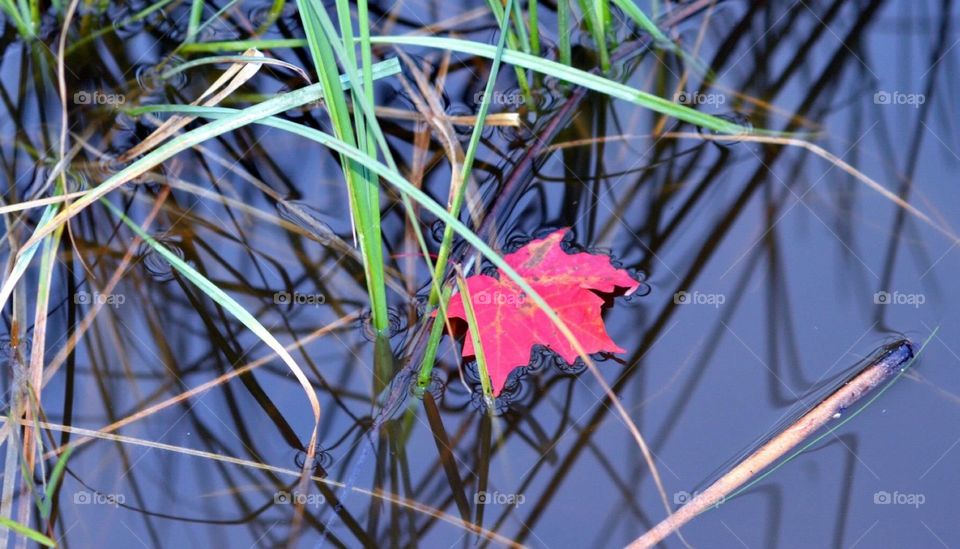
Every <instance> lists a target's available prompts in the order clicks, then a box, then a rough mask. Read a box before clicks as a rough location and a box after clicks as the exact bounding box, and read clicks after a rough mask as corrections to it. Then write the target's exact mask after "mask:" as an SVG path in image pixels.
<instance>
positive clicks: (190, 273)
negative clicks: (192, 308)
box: [100, 199, 320, 471]
mask: <svg viewBox="0 0 960 549" xmlns="http://www.w3.org/2000/svg"><path fill="white" fill-rule="evenodd" d="M100 202H101V203H102V204H103V205H105V206H106V207H107V209H109V210H110V211H111V212H113V214H114V215H116V216H117V217H118V218H119V219H120V220H121V221H123V222H124V224H126V225H127V227H129V228H130V230H131V231H133V232H134V234H136V235H137V236H139V237H140V238H141V239H143V241H144V242H146V243H147V245H149V246H150V247H151V248H153V250H154V251H156V252H157V253H158V254H160V256H161V257H163V258H164V259H165V260H166V261H167V262H168V263H170V265H171V266H172V267H173V268H174V269H176V270H177V272H179V273H180V274H181V275H183V277H184V278H186V279H187V280H189V281H190V282H191V283H192V284H193V285H194V286H196V287H197V288H198V289H199V290H200V291H202V292H203V293H204V294H206V295H207V297H209V298H210V299H212V300H213V301H214V302H216V303H217V304H218V305H220V306H221V307H223V308H224V309H225V310H226V311H227V312H228V313H230V314H231V315H233V316H234V318H236V319H237V320H239V321H240V323H241V324H243V325H244V326H246V328H247V329H248V330H250V331H251V332H253V333H254V335H256V336H257V337H258V338H260V340H261V341H263V342H264V343H266V344H267V346H268V347H270V349H272V350H273V351H274V352H275V353H276V354H277V355H278V356H279V357H280V359H281V360H282V361H283V363H284V364H286V365H287V367H288V368H290V371H291V372H293V375H294V377H296V378H297V381H298V382H300V386H301V387H303V391H304V392H305V393H306V394H307V400H308V401H309V402H310V408H311V411H312V412H313V419H314V424H313V429H312V432H311V435H310V442H309V445H308V446H307V460H305V462H304V471H309V470H310V463H311V462H312V459H313V452H314V451H315V450H316V439H317V426H318V424H319V423H320V401H319V400H318V399H317V394H316V392H314V390H313V386H312V385H311V384H310V380H309V379H308V378H307V376H306V374H304V373H303V370H302V369H301V368H300V366H299V365H298V364H297V362H296V361H295V360H294V359H293V357H292V356H290V353H289V352H288V351H287V349H286V348H284V346H283V345H282V344H281V343H280V342H279V341H277V338H275V337H273V334H271V333H270V331H269V330H267V329H266V328H265V327H264V326H263V324H261V323H260V321H259V320H257V319H256V317H254V316H253V315H252V314H250V312H249V311H247V310H246V309H245V308H244V307H243V305H240V304H239V303H237V301H236V300H234V299H233V298H232V297H230V296H229V295H227V294H226V292H224V291H223V290H221V289H220V288H219V287H217V285H216V284H214V283H213V282H211V281H210V279H208V278H207V277H205V276H203V275H202V274H201V273H200V272H198V271H197V270H196V269H194V268H193V267H191V266H190V265H189V264H188V263H187V262H186V261H184V260H183V259H180V257H179V256H177V255H176V254H174V253H173V252H171V251H170V250H169V249H167V247H166V246H164V245H163V244H160V243H159V242H157V241H156V240H155V239H154V238H153V237H152V236H150V235H149V234H147V233H146V231H144V230H143V229H141V228H140V226H139V225H137V224H136V223H134V222H133V220H131V219H130V218H129V217H127V216H126V214H124V213H123V212H122V211H121V210H120V209H119V208H117V207H116V206H114V205H113V204H112V203H111V202H110V201H109V200H106V199H101V201H100Z"/></svg>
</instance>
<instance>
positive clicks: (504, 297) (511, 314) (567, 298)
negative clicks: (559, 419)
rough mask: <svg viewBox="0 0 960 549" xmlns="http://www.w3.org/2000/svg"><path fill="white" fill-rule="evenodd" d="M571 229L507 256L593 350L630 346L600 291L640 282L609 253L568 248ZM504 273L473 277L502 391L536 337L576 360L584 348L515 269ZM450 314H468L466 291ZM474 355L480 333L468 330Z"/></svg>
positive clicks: (494, 378) (483, 334)
mask: <svg viewBox="0 0 960 549" xmlns="http://www.w3.org/2000/svg"><path fill="white" fill-rule="evenodd" d="M566 232H567V229H560V230H559V231H556V232H554V233H551V234H550V235H548V236H547V237H545V238H542V239H540V240H534V241H532V242H530V243H529V244H527V245H526V246H524V247H522V248H520V249H519V250H517V251H516V252H514V253H512V254H508V255H506V256H504V260H505V261H506V262H507V264H508V265H510V266H511V267H512V268H513V269H514V270H515V271H517V273H518V274H519V275H520V276H522V277H523V279H524V280H525V281H526V282H527V284H529V285H530V286H531V287H532V288H533V289H534V290H535V291H536V292H537V293H538V294H540V296H541V297H542V298H543V299H544V300H545V301H546V302H547V303H548V304H549V305H550V306H551V307H552V308H553V310H554V311H555V312H556V313H557V315H559V317H560V318H561V319H562V320H563V321H564V323H565V324H566V325H567V327H568V328H569V329H570V331H572V332H573V335H574V336H576V338H577V340H578V341H579V342H580V345H581V346H582V347H583V349H584V350H585V351H586V352H587V354H591V353H598V352H601V351H607V352H616V353H622V352H624V350H623V349H621V348H620V347H619V346H617V344H616V343H614V342H613V340H611V339H610V336H609V335H607V330H606V328H605V327H604V325H603V318H602V317H601V316H600V308H601V307H602V306H603V303H604V300H603V298H602V297H600V296H599V295H598V294H597V293H596V292H599V293H603V294H614V293H625V294H630V293H632V292H633V291H634V290H636V289H637V288H638V287H639V286H640V283H639V282H637V281H636V280H634V279H633V278H631V277H630V275H628V274H627V272H626V271H624V270H622V269H617V268H615V267H614V266H613V265H611V264H610V258H609V257H607V256H605V255H594V254H589V253H577V254H568V253H566V252H565V251H563V248H561V247H560V241H561V240H562V239H563V235H564V233H566ZM498 274H499V278H494V277H492V276H486V275H476V276H471V277H469V278H467V288H468V289H469V293H470V301H471V303H472V305H473V311H474V314H475V315H476V319H477V326H479V328H480V343H481V344H482V345H483V352H484V356H485V357H486V361H487V369H488V371H489V374H490V381H491V383H492V385H493V394H494V395H495V396H496V395H499V394H500V391H501V390H502V389H503V386H504V384H505V383H506V382H507V377H508V376H509V375H510V372H512V371H513V370H514V369H515V368H518V367H520V366H525V365H527V364H528V363H529V362H530V349H531V348H532V347H533V346H534V345H538V344H539V345H545V346H547V347H549V348H550V349H551V350H552V351H553V352H555V353H557V354H558V355H560V356H561V357H562V358H563V359H564V360H566V361H567V362H568V363H571V364H572V363H573V362H574V361H575V360H576V359H577V356H578V353H577V352H576V350H574V348H573V346H572V345H571V344H570V342H569V341H567V338H565V337H564V336H563V334H562V333H560V330H559V329H557V327H556V326H555V325H554V324H553V322H552V321H551V320H550V318H549V317H547V315H546V314H545V313H544V312H543V311H542V310H541V309H540V308H539V307H538V306H537V305H536V304H535V303H534V302H533V300H532V299H530V298H529V297H528V296H527V295H526V294H525V293H524V292H523V290H521V289H520V288H519V287H518V286H517V285H516V284H515V283H514V282H513V281H512V280H511V279H510V278H509V277H507V276H506V275H504V274H503V273H500V272H499V271H498ZM447 315H448V316H449V317H450V318H460V319H463V320H466V318H467V315H466V311H465V310H464V307H463V300H462V298H461V297H460V296H454V297H453V298H452V299H450V305H449V307H448V308H447ZM474 355H475V351H474V347H473V339H472V338H471V337H467V338H466V342H465V343H464V345H463V356H464V357H469V356H474Z"/></svg>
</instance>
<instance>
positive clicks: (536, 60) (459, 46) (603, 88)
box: [370, 36, 762, 134]
mask: <svg viewBox="0 0 960 549" xmlns="http://www.w3.org/2000/svg"><path fill="white" fill-rule="evenodd" d="M370 41H371V42H373V43H374V44H390V45H395V46H403V45H405V46H418V47H424V48H435V49H441V50H451V51H456V52H460V53H466V54H470V55H478V56H480V57H486V58H488V59H493V58H494V56H496V54H497V50H496V48H495V47H494V46H491V45H490V44H482V43H480V42H473V41H470V40H460V39H457V38H441V37H436V36H374V37H371V38H370ZM502 58H503V61H505V62H507V63H511V64H513V65H518V66H520V67H523V68H526V69H530V70H533V71H537V72H539V73H542V74H546V75H549V76H553V77H556V78H559V79H561V80H565V81H567V82H570V83H572V84H576V85H578V86H583V87H585V88H588V89H591V90H593V91H596V92H599V93H603V94H606V95H609V96H610V97H614V98H617V99H622V100H624V101H628V102H630V103H633V104H635V105H638V106H640V107H644V108H647V109H650V110H652V111H655V112H658V113H661V114H665V115H667V116H672V117H674V118H677V119H679V120H683V121H684V122H689V123H691V124H694V125H696V126H700V127H703V128H707V129H710V130H713V131H716V132H721V133H727V134H743V133H748V132H750V131H752V132H754V133H762V130H748V129H747V128H745V127H744V126H741V125H739V124H735V123H733V122H730V121H728V120H724V119H723V118H719V117H716V116H712V115H710V114H707V113H703V112H700V111H698V110H696V109H691V108H690V107H686V106H684V105H680V104H677V103H674V102H673V101H670V100H668V99H664V98H663V97H659V96H657V95H654V94H652V93H648V92H645V91H642V90H638V89H635V88H632V87H630V86H627V85H626V84H621V83H619V82H615V81H613V80H610V79H609V78H604V77H602V76H598V75H595V74H591V73H589V72H587V71H583V70H580V69H575V68H573V67H568V66H566V65H563V64H561V63H557V62H556V61H550V60H549V59H543V58H541V57H537V56H534V55H529V54H526V53H523V52H520V51H516V50H512V49H506V50H504V51H503V55H502Z"/></svg>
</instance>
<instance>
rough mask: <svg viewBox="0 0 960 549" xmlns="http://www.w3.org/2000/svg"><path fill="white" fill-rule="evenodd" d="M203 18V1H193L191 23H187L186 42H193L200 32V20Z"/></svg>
mask: <svg viewBox="0 0 960 549" xmlns="http://www.w3.org/2000/svg"><path fill="white" fill-rule="evenodd" d="M201 17H203V0H193V4H192V5H191V6H190V21H189V22H187V37H186V39H185V40H184V41H185V42H188V43H189V42H193V41H195V40H196V39H197V33H199V32H200V18H201Z"/></svg>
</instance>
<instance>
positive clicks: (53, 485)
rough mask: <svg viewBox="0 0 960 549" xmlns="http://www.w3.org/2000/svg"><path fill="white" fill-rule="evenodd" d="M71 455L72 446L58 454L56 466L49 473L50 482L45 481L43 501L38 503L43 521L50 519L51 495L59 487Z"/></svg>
mask: <svg viewBox="0 0 960 549" xmlns="http://www.w3.org/2000/svg"><path fill="white" fill-rule="evenodd" d="M71 454H73V446H68V447H67V449H66V451H64V452H63V453H62V454H60V458H59V459H58V460H57V464H56V465H54V466H53V471H51V473H50V480H49V481H47V488H46V490H44V493H43V501H42V502H40V516H42V517H43V520H47V519H49V518H50V511H51V509H52V505H53V494H54V493H55V492H56V491H57V487H58V486H59V485H60V479H61V478H63V473H64V471H66V470H67V461H69V460H70V455H71Z"/></svg>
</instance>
